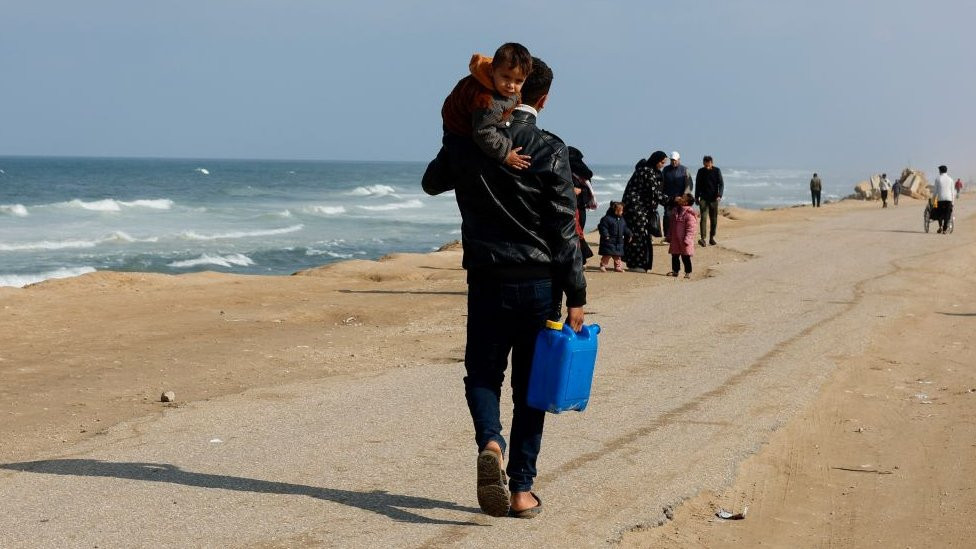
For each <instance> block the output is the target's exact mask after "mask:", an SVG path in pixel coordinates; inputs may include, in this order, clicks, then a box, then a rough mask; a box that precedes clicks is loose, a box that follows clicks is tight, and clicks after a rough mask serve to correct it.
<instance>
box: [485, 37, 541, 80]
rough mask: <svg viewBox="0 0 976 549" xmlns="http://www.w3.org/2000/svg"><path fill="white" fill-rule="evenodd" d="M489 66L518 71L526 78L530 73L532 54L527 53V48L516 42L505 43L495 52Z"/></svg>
mask: <svg viewBox="0 0 976 549" xmlns="http://www.w3.org/2000/svg"><path fill="white" fill-rule="evenodd" d="M491 66H492V67H494V68H496V69H497V68H500V67H504V68H507V69H519V70H521V71H522V75H523V76H528V75H529V73H531V72H532V54H531V53H529V50H528V48H526V47H525V46H523V45H522V44H519V43H518V42H507V43H505V44H502V45H501V47H499V48H498V49H497V50H495V56H494V57H493V58H492V59H491Z"/></svg>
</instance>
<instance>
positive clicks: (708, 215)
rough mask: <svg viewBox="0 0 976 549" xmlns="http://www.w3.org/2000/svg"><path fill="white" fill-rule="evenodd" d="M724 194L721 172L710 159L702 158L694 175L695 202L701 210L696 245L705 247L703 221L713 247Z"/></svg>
mask: <svg viewBox="0 0 976 549" xmlns="http://www.w3.org/2000/svg"><path fill="white" fill-rule="evenodd" d="M724 193H725V181H723V180H722V170H720V169H718V168H717V167H716V166H715V163H714V162H713V161H712V157H711V156H708V155H705V157H704V158H702V167H701V168H699V169H698V173H697V174H696V175H695V200H696V201H697V202H698V209H699V210H701V228H700V230H699V233H698V245H699V246H702V247H705V225H706V223H705V220H706V219H707V220H708V221H709V223H710V224H711V231H710V232H709V234H708V243H709V244H710V245H712V246H714V245H715V229H716V228H717V227H718V203H719V202H720V201H721V200H722V194H724Z"/></svg>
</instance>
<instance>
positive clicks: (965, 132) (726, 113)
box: [0, 0, 976, 177]
mask: <svg viewBox="0 0 976 549" xmlns="http://www.w3.org/2000/svg"><path fill="white" fill-rule="evenodd" d="M974 28H976V2H974V1H972V0H955V1H946V0H930V1H905V0H888V1H858V0H847V1H835V0H818V1H810V0H802V1H801V0H742V1H736V0H727V1H694V0H686V1H683V2H654V1H626V2H610V1H606V2H598V1H554V0H552V1H551V0H536V1H533V2H511V1H507V0H494V1H486V2H478V3H474V2H461V1H457V0H443V1H440V0H438V1H420V0H413V1H411V0H375V1H372V0H360V1H356V2H350V1H339V0H336V1H331V0H322V1H310V0H304V1H300V0H276V1H272V0H251V1H249V0H192V1H182V0H174V1H161V2H140V1H132V0H125V1H103V0H92V1H78V0H59V1H53V0H50V1H49V0H31V1H26V0H0V155H93V156H154V157H203V158H214V157H220V158H291V159H351V160H426V159H429V158H430V157H431V156H433V155H434V154H435V152H436V150H437V147H438V145H439V140H440V131H441V130H440V105H441V102H442V101H443V99H444V96H445V95H446V94H447V93H448V92H449V91H450V89H451V87H452V86H453V85H454V83H455V82H456V81H457V80H458V79H459V78H461V77H462V76H463V75H464V73H465V71H466V69H467V67H466V64H467V61H468V58H469V56H470V54H471V53H472V52H475V51H478V52H484V53H486V54H491V53H492V52H493V51H494V49H495V47H497V46H498V45H499V44H501V43H502V42H505V41H510V40H511V41H518V42H522V43H523V44H525V45H526V46H528V47H529V49H530V50H531V51H532V52H533V53H534V54H536V55H538V56H539V57H541V58H543V59H544V60H546V61H547V62H548V63H549V64H550V66H552V68H553V70H554V72H555V75H556V80H555V83H554V86H553V89H552V93H551V98H550V102H549V105H548V108H547V109H546V111H544V113H543V115H542V117H541V125H542V126H543V127H546V128H548V129H550V130H552V131H553V132H555V133H557V134H559V135H560V136H561V137H563V138H564V139H565V140H566V141H567V142H569V143H570V144H575V145H576V146H578V147H579V148H581V149H582V150H583V151H584V153H585V154H586V158H587V160H588V161H590V162H592V163H597V164H599V163H627V164H629V163H632V162H634V161H635V160H636V159H637V158H639V157H641V156H647V155H648V154H649V153H650V152H651V151H653V150H654V149H665V150H668V151H670V150H672V149H678V150H680V151H682V153H683V154H684V155H685V156H686V158H688V160H689V162H688V163H690V164H692V165H698V160H699V159H700V157H701V155H702V154H705V153H709V154H712V155H713V156H715V157H716V163H717V164H718V165H719V166H722V165H728V166H775V167H797V168H810V169H817V170H819V171H822V172H827V173H831V172H836V173H841V172H846V173H859V172H861V171H867V172H873V171H881V170H887V171H888V172H895V171H897V170H898V169H900V168H901V167H903V166H904V165H906V164H907V163H909V162H911V163H912V164H913V165H915V166H917V167H919V168H922V169H924V170H925V171H926V172H928V173H931V172H933V171H934V167H935V166H936V165H938V164H940V163H946V164H949V166H950V168H951V173H953V174H958V175H960V176H963V177H972V176H973V175H976V160H974V158H973V154H972V151H973V144H974V142H973V133H972V132H973V130H974V128H976V108H974V106H973V103H972V102H973V100H974V98H976V70H974V68H976V61H974V60H976V55H974V54H976V33H974V32H973V29H974Z"/></svg>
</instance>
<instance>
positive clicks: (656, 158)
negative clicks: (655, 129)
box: [647, 151, 668, 169]
mask: <svg viewBox="0 0 976 549" xmlns="http://www.w3.org/2000/svg"><path fill="white" fill-rule="evenodd" d="M667 158H668V153H666V152H664V151H654V152H653V153H651V157H650V158H648V159H647V163H648V164H649V165H650V167H651V169H654V168H657V165H658V163H659V162H661V161H662V160H665V159H667Z"/></svg>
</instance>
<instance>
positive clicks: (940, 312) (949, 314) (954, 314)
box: [939, 311, 976, 316]
mask: <svg viewBox="0 0 976 549" xmlns="http://www.w3.org/2000/svg"><path fill="white" fill-rule="evenodd" d="M939 314H940V315H945V316H976V313H943V312H942V311H939Z"/></svg>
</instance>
